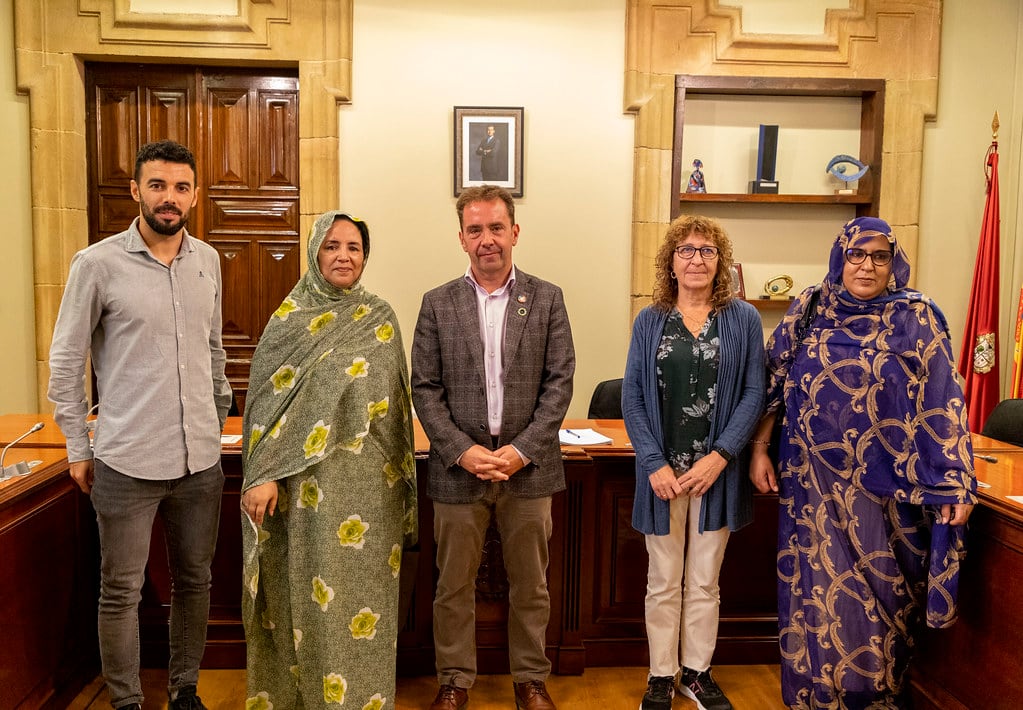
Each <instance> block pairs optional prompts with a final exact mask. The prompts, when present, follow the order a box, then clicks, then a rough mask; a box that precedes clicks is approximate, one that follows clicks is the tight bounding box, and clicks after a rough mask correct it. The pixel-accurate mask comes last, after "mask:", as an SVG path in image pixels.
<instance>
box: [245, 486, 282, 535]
mask: <svg viewBox="0 0 1023 710" xmlns="http://www.w3.org/2000/svg"><path fill="white" fill-rule="evenodd" d="M276 509H277V481H267V482H266V483H260V484H259V485H258V486H253V487H252V488H250V489H248V490H247V491H245V492H244V493H242V510H244V511H245V514H246V515H248V516H249V519H250V520H251V521H252V522H254V523H255V524H256V525H262V524H263V514H264V513H266V514H267V515H271V516H272V515H273V514H274V511H275V510H276Z"/></svg>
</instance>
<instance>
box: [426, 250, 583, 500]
mask: <svg viewBox="0 0 1023 710" xmlns="http://www.w3.org/2000/svg"><path fill="white" fill-rule="evenodd" d="M515 273H516V279H515V284H514V286H513V288H512V292H511V295H510V300H509V302H508V311H507V315H506V319H507V320H506V323H505V334H504V353H503V354H504V412H503V418H502V421H501V435H500V438H499V441H498V446H504V445H506V444H511V445H513V446H515V447H516V448H517V449H518V450H519V451H521V452H522V454H523V455H524V456H526V457H527V458H528V459H529V460H530V463H529V465H527V466H526V467H524V468H523V469H522V470H520V471H518V472H517V473H515V474H514V475H513V476H512V477H511V478H510V479H508V481H505V482H504V483H503V484H502V485H504V486H507V487H508V491H509V492H510V493H511V494H512V495H516V496H520V497H524V498H537V497H541V496H549V495H551V494H552V493H554V492H556V491H560V490H563V489H564V488H565V471H564V467H563V465H562V461H561V447H560V445H559V443H558V429H559V428H560V427H561V423H562V421H563V420H564V417H565V412H566V411H567V409H568V405H569V402H570V401H571V399H572V376H573V374H574V372H575V350H574V347H573V345H572V329H571V326H570V325H569V322H568V312H567V311H566V310H565V300H564V297H563V295H562V293H561V289H560V288H558V287H557V286H555V285H554V284H551V283H548V282H547V281H544V280H542V279H538V278H536V277H535V276H530V275H529V274H527V273H525V272H523V271H521V270H519V269H516V271H515ZM412 401H413V403H414V404H415V408H416V414H417V416H418V417H419V421H420V422H421V423H422V425H423V429H424V430H425V432H426V435H427V436H428V437H429V438H430V458H429V464H428V467H427V470H428V480H427V494H428V495H429V496H430V498H432V499H433V500H435V501H438V502H441V503H471V502H473V501H475V500H478V499H480V498H481V497H482V496H483V494H484V493H485V491H486V490H487V488H488V486H490V485H491V484H490V483H489V482H485V481H480V480H479V479H477V478H476V477H475V476H474V475H472V474H470V473H469V472H468V471H466V470H465V469H463V468H461V467H460V466H458V465H457V464H456V463H455V461H456V460H457V459H458V457H459V456H461V455H462V453H463V452H465V451H466V450H467V449H469V448H470V447H471V446H472V445H473V444H481V445H483V446H485V447H486V448H488V449H490V448H492V441H491V435H490V427H489V426H488V424H487V396H486V383H485V377H484V365H483V343H482V341H481V339H480V325H479V312H478V306H477V300H476V292H475V290H474V287H473V286H472V284H470V283H468V282H467V281H466V280H465V278H464V277H459V278H457V279H454V280H453V281H449V282H448V283H446V284H443V285H442V286H438V287H437V288H435V289H433V290H431V291H428V292H427V293H426V294H425V295H424V296H423V303H422V307H421V308H420V311H419V320H418V322H417V323H416V330H415V335H414V336H413V340H412Z"/></svg>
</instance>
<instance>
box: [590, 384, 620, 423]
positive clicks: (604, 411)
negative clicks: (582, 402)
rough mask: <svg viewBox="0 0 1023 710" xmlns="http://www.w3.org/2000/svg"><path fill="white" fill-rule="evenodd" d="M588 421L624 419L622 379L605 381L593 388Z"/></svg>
mask: <svg viewBox="0 0 1023 710" xmlns="http://www.w3.org/2000/svg"><path fill="white" fill-rule="evenodd" d="M586 417H587V419H621V418H622V378H621V377H619V378H618V379H617V380H604V381H603V382H599V383H597V386H596V387H594V388H593V396H592V397H590V411H589V412H588V413H587V414H586Z"/></svg>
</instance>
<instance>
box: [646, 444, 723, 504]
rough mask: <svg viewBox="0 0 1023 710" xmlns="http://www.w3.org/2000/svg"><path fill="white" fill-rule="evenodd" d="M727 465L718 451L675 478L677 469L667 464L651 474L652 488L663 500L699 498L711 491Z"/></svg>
mask: <svg viewBox="0 0 1023 710" xmlns="http://www.w3.org/2000/svg"><path fill="white" fill-rule="evenodd" d="M727 465H728V462H727V461H725V460H724V459H723V458H722V457H721V455H720V454H718V453H717V452H716V451H712V452H711V453H709V454H707V455H706V456H704V457H703V458H701V459H700V460H699V461H696V462H694V463H693V465H692V466H691V467H690V468H689V470H688V471H686V472H685V473H683V474H682V475H681V476H679V477H678V478H676V477H675V469H673V468H672V467H671V466H669V465H667V464H665V465H664V466H661V467H660V468H659V469H657V470H656V471H654V472H653V473H651V474H650V476H649V480H650V487H651V488H652V489H653V491H654V495H655V496H657V497H658V498H660V499H661V500H674V499H675V498H678V497H679V496H682V495H686V496H689V497H690V498H699V497H700V496H702V495H703V494H704V493H706V492H707V491H709V490H710V487H711V486H713V485H714V482H715V481H716V480H718V476H720V475H721V472H722V471H724V470H725V466H727Z"/></svg>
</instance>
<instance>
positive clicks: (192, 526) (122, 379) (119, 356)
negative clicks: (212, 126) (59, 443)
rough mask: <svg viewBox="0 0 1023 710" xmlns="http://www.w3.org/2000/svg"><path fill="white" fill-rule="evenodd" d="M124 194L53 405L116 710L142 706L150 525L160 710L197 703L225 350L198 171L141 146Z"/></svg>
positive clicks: (60, 361)
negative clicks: (159, 572) (166, 631)
mask: <svg viewBox="0 0 1023 710" xmlns="http://www.w3.org/2000/svg"><path fill="white" fill-rule="evenodd" d="M131 195H132V197H133V198H134V199H135V201H136V202H138V203H139V213H140V217H138V218H136V219H135V220H134V221H133V222H132V224H131V226H130V227H129V228H128V229H127V230H126V231H124V232H121V233H120V234H115V235H113V236H111V237H108V238H107V239H104V240H103V241H101V242H98V243H96V244H93V245H92V246H90V247H88V248H87V249H83V250H82V251H80V252H78V253H77V254H76V255H75V256H74V258H73V259H72V261H71V269H70V273H69V274H68V283H67V288H66V290H65V291H64V299H63V301H62V302H61V305H60V313H59V315H58V316H57V323H56V326H55V327H54V332H53V343H52V345H51V347H50V386H49V393H48V395H49V398H50V401H51V402H53V404H54V419H55V420H56V421H57V424H58V425H59V426H60V428H61V431H62V432H63V433H64V437H65V438H66V439H67V452H68V461H69V462H70V468H71V477H72V478H73V479H74V480H75V482H76V483H77V484H78V486H79V487H80V488H81V489H82V490H83V491H84V492H86V493H89V494H90V496H91V499H92V504H93V507H94V508H95V509H96V520H97V522H98V523H99V537H100V552H101V555H102V567H101V589H100V602H99V643H100V655H101V657H102V661H103V674H104V676H105V678H106V681H107V687H108V690H109V693H110V701H111V703H112V705H113V706H114V707H115V708H127V709H129V710H135V709H138V710H140V709H141V704H142V700H143V698H142V685H141V683H140V681H139V640H138V633H139V630H138V629H139V622H138V604H139V600H140V599H141V590H142V582H143V579H144V576H145V568H146V563H147V561H148V558H149V544H150V535H151V533H152V527H153V519H154V517H155V516H156V514H157V513H159V514H160V516H161V519H162V521H163V525H164V529H165V533H166V537H167V547H168V560H169V562H170V573H171V579H172V589H173V593H172V597H171V612H170V669H169V670H170V673H169V681H168V691H169V694H170V705H169V707H170V708H171V710H196V709H202V708H204V707H205V706H204V705H203V704H202V701H201V700H199V697H198V696H197V695H196V685H197V683H198V679H199V661H200V660H201V659H202V653H203V648H204V647H205V645H206V626H207V622H208V619H209V606H210V579H211V575H210V564H211V562H212V560H213V551H214V548H215V547H216V542H217V529H218V527H219V521H220V498H221V492H222V489H223V485H224V474H223V472H222V471H221V468H220V431H221V429H222V428H223V425H224V420H225V419H226V418H227V412H228V409H229V408H230V405H231V387H230V385H229V384H228V382H227V378H226V377H225V375H224V362H225V359H226V357H225V353H224V348H223V345H222V343H221V294H222V286H221V277H220V260H219V257H218V255H217V252H216V251H215V250H214V249H213V248H212V247H210V246H209V245H208V244H206V243H204V242H202V241H200V240H198V239H195V238H194V237H192V236H190V235H189V234H188V232H187V231H186V230H185V225H186V224H187V222H188V216H189V213H190V211H191V210H192V208H193V207H195V204H196V195H197V192H196V185H195V158H194V157H193V155H192V153H191V151H189V150H188V149H187V148H185V147H184V146H182V145H179V144H177V143H174V142H173V141H159V142H156V143H150V144H148V145H144V146H142V148H141V149H140V150H139V152H138V155H137V156H136V159H135V174H134V179H133V180H132V181H131ZM90 354H91V356H92V366H93V369H94V371H95V373H96V384H97V390H98V397H99V399H100V401H101V410H100V413H99V417H98V419H97V421H96V429H95V439H94V442H93V444H94V448H93V447H91V446H90V442H89V427H88V425H87V423H86V415H87V413H88V410H89V404H88V401H87V398H86V391H85V371H86V359H87V358H88V356H89V355H90Z"/></svg>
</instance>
